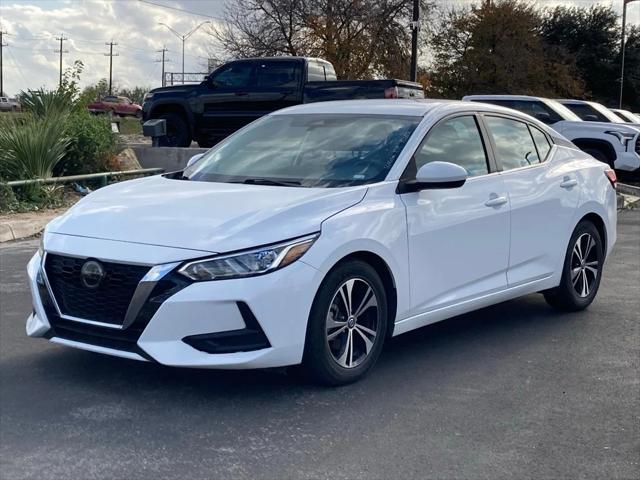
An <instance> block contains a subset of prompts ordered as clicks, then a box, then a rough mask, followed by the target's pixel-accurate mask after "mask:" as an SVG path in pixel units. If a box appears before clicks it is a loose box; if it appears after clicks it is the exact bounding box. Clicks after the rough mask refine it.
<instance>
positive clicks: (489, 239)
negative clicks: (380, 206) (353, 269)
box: [401, 115, 510, 314]
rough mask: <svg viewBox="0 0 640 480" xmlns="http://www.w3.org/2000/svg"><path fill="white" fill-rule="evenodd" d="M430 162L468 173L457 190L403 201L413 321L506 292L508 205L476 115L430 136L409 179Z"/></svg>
mask: <svg viewBox="0 0 640 480" xmlns="http://www.w3.org/2000/svg"><path fill="white" fill-rule="evenodd" d="M432 161H447V162H451V163H455V164H457V165H460V166H462V167H464V168H465V170H466V171H467V173H468V174H469V175H470V178H468V179H467V181H466V182H465V184H464V185H463V186H462V187H459V188H453V189H434V190H423V191H421V192H416V193H407V194H403V195H402V196H401V198H402V200H403V202H404V203H405V205H406V209H407V230H408V243H409V270H410V281H411V282H410V283H411V286H410V290H411V304H412V308H413V312H412V313H413V314H420V313H423V312H426V311H429V310H433V309H436V308H441V307H445V306H448V305H453V304H456V303H459V302H462V301H465V300H469V299H472V298H476V297H479V296H482V295H484V294H487V293H490V292H495V291H499V290H502V289H504V288H506V285H507V276H506V272H507V266H508V260H509V218H510V217H509V202H508V196H507V192H506V189H505V187H504V184H503V181H502V177H501V176H500V175H499V174H497V173H493V174H490V173H489V168H488V165H489V162H488V161H487V152H486V148H485V146H484V143H483V140H482V138H481V135H480V131H479V129H478V125H477V121H476V119H475V117H474V116H473V115H462V116H457V117H453V118H449V119H445V120H443V121H441V122H440V123H438V124H437V125H435V126H434V127H433V128H432V129H431V130H430V132H429V133H428V134H427V137H426V139H425V140H424V142H423V144H422V145H421V146H420V147H419V148H418V151H417V152H416V154H415V155H414V158H413V159H412V161H411V162H410V164H409V166H408V167H407V170H406V171H405V174H404V175H403V179H407V180H411V179H412V178H415V172H416V171H417V170H418V169H419V168H420V167H421V166H422V165H424V164H426V163H429V162H432Z"/></svg>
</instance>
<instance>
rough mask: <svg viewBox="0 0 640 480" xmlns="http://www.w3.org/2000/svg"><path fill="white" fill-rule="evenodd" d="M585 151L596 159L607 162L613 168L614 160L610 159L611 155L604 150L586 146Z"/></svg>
mask: <svg viewBox="0 0 640 480" xmlns="http://www.w3.org/2000/svg"><path fill="white" fill-rule="evenodd" d="M583 151H584V152H585V153H588V154H589V155H591V156H592V157H593V158H595V159H596V160H598V161H600V162H602V163H606V164H607V165H609V166H610V167H611V168H613V161H612V160H611V159H609V156H608V155H607V154H606V153H605V152H603V151H602V150H600V149H598V148H585V149H583Z"/></svg>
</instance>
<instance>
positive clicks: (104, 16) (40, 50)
mask: <svg viewBox="0 0 640 480" xmlns="http://www.w3.org/2000/svg"><path fill="white" fill-rule="evenodd" d="M154 1H155V3H163V4H166V5H171V6H176V7H182V8H186V9H189V10H194V11H197V12H201V13H204V14H207V15H213V16H220V14H221V10H222V3H221V2H219V1H206V2H205V1H193V0H191V1H189V0H182V1H180V2H176V1H173V2H171V0H157V1H156V0H154ZM205 20H207V19H206V18H205V17H198V16H195V15H189V14H186V13H180V12H177V11H172V10H169V9H164V8H161V7H155V6H152V5H149V4H145V3H141V2H139V1H137V0H31V1H25V0H0V26H1V27H2V29H3V30H4V31H7V32H9V35H7V36H5V42H6V43H9V46H8V47H6V48H5V49H4V53H5V58H4V67H5V72H4V84H5V90H6V91H7V93H9V94H10V95H15V94H16V93H18V92H19V91H20V90H24V89H28V88H39V87H41V86H45V87H48V88H51V87H55V86H56V85H57V83H58V78H59V56H58V54H57V53H55V52H54V51H55V50H58V49H59V45H60V44H59V42H57V41H56V40H55V38H56V37H59V36H60V35H61V34H63V35H64V36H65V37H68V39H69V40H67V41H65V42H64V44H63V45H64V50H68V53H64V54H63V69H64V68H66V67H69V66H70V65H72V64H73V62H74V61H75V60H82V61H83V63H84V65H85V70H84V72H83V74H82V81H81V84H82V85H87V84H91V83H95V82H97V81H98V80H99V79H101V78H107V77H108V75H109V58H108V57H106V56H104V54H105V53H107V52H108V51H109V47H108V46H107V45H105V43H106V42H109V41H111V40H113V41H114V42H116V43H118V45H117V46H114V53H118V56H117V57H114V59H113V72H114V73H113V79H114V83H116V84H118V85H121V86H135V85H144V86H158V85H159V84H160V81H161V79H160V76H161V74H160V72H161V65H160V63H158V62H156V61H155V60H157V59H159V58H160V54H158V53H157V50H159V49H161V48H162V47H163V46H166V47H167V48H168V49H169V52H168V53H167V58H168V59H170V63H167V65H166V69H167V71H176V72H178V71H180V70H181V51H182V43H181V41H180V40H179V39H178V38H176V37H175V36H174V35H173V34H172V33H171V32H169V31H168V30H167V29H166V28H165V27H162V26H160V25H159V22H163V23H166V24H168V25H170V26H171V27H172V28H173V29H174V30H176V31H177V32H179V33H186V32H188V31H190V30H191V29H192V28H194V27H195V26H196V25H198V24H199V23H200V22H202V21H205ZM213 21H214V22H215V20H213ZM211 43H212V40H211V37H209V36H208V35H207V34H206V33H205V31H204V29H202V30H199V31H198V32H196V33H195V34H194V35H193V36H192V37H191V38H190V39H189V40H187V42H186V48H185V70H186V71H187V72H201V71H204V70H205V69H206V63H207V60H206V58H207V52H208V51H209V50H210V45H211Z"/></svg>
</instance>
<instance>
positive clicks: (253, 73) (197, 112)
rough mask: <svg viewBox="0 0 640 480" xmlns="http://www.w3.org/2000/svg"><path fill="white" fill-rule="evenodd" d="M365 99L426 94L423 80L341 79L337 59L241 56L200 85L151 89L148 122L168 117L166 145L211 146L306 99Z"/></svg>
mask: <svg viewBox="0 0 640 480" xmlns="http://www.w3.org/2000/svg"><path fill="white" fill-rule="evenodd" d="M363 98H424V92H423V89H422V86H421V85H420V84H419V83H413V82H407V81H403V80H392V79H390V80H343V81H338V80H337V79H336V73H335V70H334V68H333V65H331V63H329V62H327V61H326V60H321V59H317V58H303V57H272V58H253V59H246V60H236V61H233V62H229V63H226V64H224V65H222V66H221V67H219V68H217V69H216V70H214V71H213V72H212V73H211V74H210V75H209V76H208V77H207V78H206V80H205V81H204V82H202V83H200V84H198V85H178V86H171V87H162V88H156V89H154V90H151V91H150V92H149V93H147V95H146V96H145V99H144V103H143V105H142V121H143V122H144V121H147V120H149V119H152V118H164V119H165V120H166V122H167V136H166V137H164V139H163V140H162V142H161V144H162V145H164V146H177V147H186V146H189V145H190V144H191V141H192V140H196V141H197V142H198V144H199V145H200V146H201V147H209V146H212V145H214V144H215V143H217V142H218V141H220V140H222V139H223V138H225V137H226V136H228V135H230V134H231V133H233V132H235V131H236V130H238V129H240V128H242V127H243V126H245V125H247V124H248V123H250V122H252V121H253V120H255V119H257V118H259V117H261V116H263V115H266V114H268V113H270V112H273V111H274V110H278V109H280V108H285V107H290V106H292V105H297V104H300V103H308V102H322V101H327V100H354V99H363Z"/></svg>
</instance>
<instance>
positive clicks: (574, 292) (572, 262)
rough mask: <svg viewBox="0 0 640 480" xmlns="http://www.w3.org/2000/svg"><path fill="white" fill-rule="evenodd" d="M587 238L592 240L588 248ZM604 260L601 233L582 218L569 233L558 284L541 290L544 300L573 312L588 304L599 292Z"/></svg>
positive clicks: (555, 306)
mask: <svg viewBox="0 0 640 480" xmlns="http://www.w3.org/2000/svg"><path fill="white" fill-rule="evenodd" d="M588 238H591V239H593V241H594V245H593V246H592V247H591V249H589V248H588V243H587V241H588ZM578 239H580V241H581V246H580V249H579V250H580V255H583V256H584V260H582V261H580V259H579V258H578V257H579V256H578V255H577V253H576V250H577V244H578ZM585 254H586V255H585ZM594 262H597V264H595V263H594ZM603 264H604V247H603V244H602V238H601V237H600V233H598V229H597V228H596V227H595V225H594V224H593V223H591V222H589V221H588V220H583V221H582V222H580V223H579V224H578V226H577V227H576V229H575V230H574V231H573V235H571V240H570V241H569V246H568V247H567V252H566V254H565V259H564V266H563V269H562V277H561V279H560V285H558V286H557V287H556V288H553V289H551V290H547V291H546V292H544V298H545V300H546V301H547V303H548V304H549V305H551V306H552V307H554V308H557V309H558V310H562V311H565V312H576V311H578V310H583V309H585V308H587V307H588V306H589V305H590V304H591V302H593V300H594V298H595V297H596V294H597V293H598V288H599V287H600V280H601V278H602V267H603ZM594 268H595V270H596V272H595V273H594V272H593V269H594ZM576 272H578V273H577V274H576ZM585 293H586V294H585Z"/></svg>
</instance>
